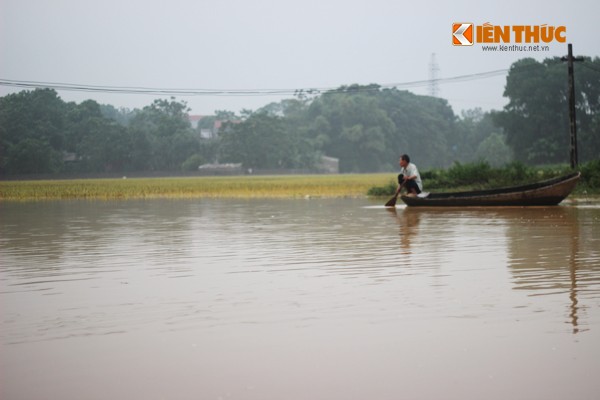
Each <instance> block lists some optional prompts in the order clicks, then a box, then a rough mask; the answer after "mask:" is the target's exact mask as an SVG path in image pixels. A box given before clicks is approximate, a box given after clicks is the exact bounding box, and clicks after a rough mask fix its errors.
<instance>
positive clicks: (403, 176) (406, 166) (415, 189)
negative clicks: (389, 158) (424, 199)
mask: <svg viewBox="0 0 600 400" xmlns="http://www.w3.org/2000/svg"><path fill="white" fill-rule="evenodd" d="M398 164H400V175H398V189H396V196H398V195H399V194H400V191H401V190H402V188H403V187H405V188H406V192H407V194H408V195H409V196H416V195H418V194H419V193H421V191H422V190H423V182H422V181H421V175H420V174H419V170H418V169H417V166H416V165H415V164H413V163H411V162H410V157H409V156H408V155H407V154H402V156H400V160H399V161H398Z"/></svg>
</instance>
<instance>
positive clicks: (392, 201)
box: [385, 182, 404, 207]
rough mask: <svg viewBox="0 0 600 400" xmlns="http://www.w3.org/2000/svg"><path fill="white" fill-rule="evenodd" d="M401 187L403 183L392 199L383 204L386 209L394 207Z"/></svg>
mask: <svg viewBox="0 0 600 400" xmlns="http://www.w3.org/2000/svg"><path fill="white" fill-rule="evenodd" d="M402 186H404V182H402V184H401V185H400V187H399V188H398V190H397V191H396V194H395V195H394V197H392V198H391V199H389V200H388V202H387V203H385V206H386V207H396V200H398V196H399V195H400V190H402Z"/></svg>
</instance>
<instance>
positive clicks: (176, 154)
mask: <svg viewBox="0 0 600 400" xmlns="http://www.w3.org/2000/svg"><path fill="white" fill-rule="evenodd" d="M188 111H189V109H188V108H187V104H186V103H185V102H177V101H175V99H173V98H171V100H170V101H168V100H155V101H154V102H153V103H152V104H151V105H150V106H147V107H144V109H143V110H141V111H140V112H138V113H136V115H135V116H134V117H133V118H132V119H131V121H130V124H129V129H128V133H129V140H130V143H131V157H130V160H131V164H130V166H131V168H132V169H141V170H177V169H179V168H180V167H181V163H182V162H183V161H185V160H186V159H187V158H189V157H190V156H191V155H193V154H195V153H196V152H197V151H198V147H199V144H198V140H197V139H196V138H195V137H194V135H193V132H192V128H191V126H190V123H189V120H188V115H187V112H188Z"/></svg>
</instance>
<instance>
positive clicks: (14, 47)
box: [0, 0, 600, 115]
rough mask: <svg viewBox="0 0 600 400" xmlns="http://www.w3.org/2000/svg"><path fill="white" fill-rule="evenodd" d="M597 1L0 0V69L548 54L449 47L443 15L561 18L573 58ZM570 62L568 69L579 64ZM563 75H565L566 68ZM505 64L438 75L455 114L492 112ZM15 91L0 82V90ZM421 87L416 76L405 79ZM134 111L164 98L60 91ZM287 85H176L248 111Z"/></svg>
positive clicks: (351, 70)
mask: <svg viewBox="0 0 600 400" xmlns="http://www.w3.org/2000/svg"><path fill="white" fill-rule="evenodd" d="M599 4H600V2H598V1H597V0H571V1H564V0H550V1H544V2H527V1H524V0H518V1H513V0H503V1H487V2H482V1H466V0H455V1H452V2H441V1H427V0H422V1H404V0H316V1H314V0H302V1H299V0H297V1H287V0H278V1H277V0H196V1H192V0H169V1H164V0H160V1H159V0H103V1H97V0H95V1H89V0H0V79H9V80H19V81H37V82H60V83H73V84H79V85H96V86H98V85H99V86H116V87H146V88H148V87H149V88H168V89H175V88H177V89H217V90H238V89H240V90H251V89H258V90H263V89H302V88H304V89H308V88H335V87H338V86H340V85H347V84H353V83H358V84H369V83H377V84H381V85H387V84H394V83H406V82H414V81H423V80H427V79H429V76H430V62H431V55H432V53H435V54H436V61H437V65H438V67H439V72H438V77H439V78H442V79H444V78H451V77H456V76H463V75H469V74H478V73H483V72H489V71H497V70H500V69H508V68H509V67H510V65H511V64H512V63H513V62H514V61H516V60H518V59H520V58H524V57H533V58H535V59H537V60H543V59H544V58H547V57H554V56H563V55H566V53H567V44H566V43H565V44H562V43H558V42H553V43H550V44H549V45H548V46H549V47H550V50H549V51H545V52H519V51H506V52H493V53H492V52H485V51H483V50H482V45H481V44H475V45H474V46H471V47H456V46H453V45H452V40H451V39H452V37H451V28H452V23H453V22H472V23H474V24H476V25H483V24H484V23H486V22H490V23H491V24H493V25H542V24H548V25H549V26H560V25H564V26H566V27H567V33H566V37H567V42H569V43H573V47H574V51H575V55H586V56H593V57H595V56H599V55H600V43H599V40H598V39H600V24H599V23H598V16H599V15H600V5H599ZM576 68H577V67H576ZM565 79H566V77H565ZM504 84H505V75H497V76H494V77H490V78H485V79H473V80H469V81H465V82H450V83H444V82H442V83H441V84H440V85H439V97H443V98H446V99H448V101H449V103H450V105H451V106H452V107H453V109H454V111H455V112H456V113H457V114H460V112H461V110H463V109H470V108H474V107H481V108H483V109H484V110H489V109H500V108H502V107H503V106H504V104H506V99H505V98H504V97H503V96H502V93H503V90H504ZM19 90H22V89H18V88H13V87H6V86H0V96H4V95H6V94H8V93H12V92H17V91H19ZM408 90H410V91H412V92H414V93H417V94H427V93H428V87H427V86H426V85H424V86H420V87H414V88H410V89H408ZM59 94H60V96H61V97H62V98H63V99H64V100H66V101H76V102H81V101H83V100H85V99H94V100H96V101H98V102H100V103H106V104H112V105H114V106H116V107H127V108H141V107H144V106H146V105H149V104H151V103H152V101H153V100H154V99H155V98H168V96H155V95H147V94H144V95H133V94H105V93H89V92H71V91H59ZM289 97H290V96H289V95H287V96H279V97H277V96H185V97H183V96H178V97H177V99H179V100H184V101H186V102H187V103H188V105H189V107H190V108H191V109H192V111H191V112H190V113H191V114H204V115H206V114H212V113H213V112H214V110H231V111H236V112H238V111H239V110H241V109H243V108H248V109H252V110H255V109H257V108H259V107H261V106H263V105H265V104H267V103H269V102H272V101H279V100H281V99H283V98H289Z"/></svg>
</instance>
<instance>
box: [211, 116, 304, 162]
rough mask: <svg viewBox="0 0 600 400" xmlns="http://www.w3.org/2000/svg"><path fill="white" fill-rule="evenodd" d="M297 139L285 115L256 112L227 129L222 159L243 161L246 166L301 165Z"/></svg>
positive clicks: (223, 136) (223, 140)
mask: <svg viewBox="0 0 600 400" xmlns="http://www.w3.org/2000/svg"><path fill="white" fill-rule="evenodd" d="M296 139H297V138H295V137H294V135H293V134H292V133H291V132H290V131H289V130H287V129H286V125H285V122H284V119H283V118H282V117H278V116H274V115H269V114H268V113H266V112H264V111H263V112H257V113H253V114H251V115H250V116H249V117H248V118H247V119H246V120H244V121H242V122H239V123H235V124H230V125H229V126H228V129H225V130H223V132H222V134H221V146H220V154H221V158H220V160H221V161H223V162H241V163H242V164H243V166H244V167H245V168H263V169H280V168H297V167H299V162H298V158H297V157H296V155H297V150H298V149H297V142H296Z"/></svg>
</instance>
